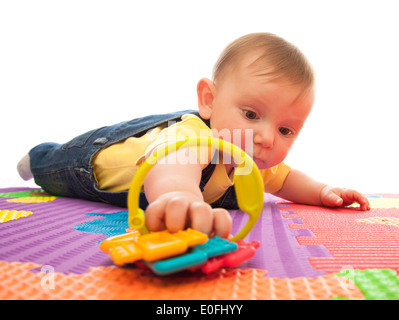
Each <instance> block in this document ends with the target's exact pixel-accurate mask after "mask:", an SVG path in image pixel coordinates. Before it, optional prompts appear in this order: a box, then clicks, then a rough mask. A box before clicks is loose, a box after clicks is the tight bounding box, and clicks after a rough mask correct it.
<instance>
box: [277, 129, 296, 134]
mask: <svg viewBox="0 0 399 320" xmlns="http://www.w3.org/2000/svg"><path fill="white" fill-rule="evenodd" d="M278 130H279V131H280V133H281V134H282V135H283V136H289V135H292V134H294V132H293V131H292V130H291V129H288V128H285V127H281V128H279V129H278Z"/></svg>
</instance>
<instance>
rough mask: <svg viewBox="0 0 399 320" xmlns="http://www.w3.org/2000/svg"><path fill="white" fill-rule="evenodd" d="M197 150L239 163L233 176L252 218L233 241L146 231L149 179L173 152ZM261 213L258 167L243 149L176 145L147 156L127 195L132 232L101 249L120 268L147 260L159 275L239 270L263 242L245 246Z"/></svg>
mask: <svg viewBox="0 0 399 320" xmlns="http://www.w3.org/2000/svg"><path fill="white" fill-rule="evenodd" d="M193 146H201V147H204V146H205V147H209V148H214V149H217V150H222V151H223V152H226V153H230V154H231V155H232V156H233V157H234V158H235V160H236V162H238V163H239V164H238V166H237V167H236V169H235V171H234V178H233V179H234V187H235V191H236V196H237V202H238V205H239V207H240V209H241V210H242V211H245V212H246V213H247V214H248V216H249V217H248V221H247V222H246V224H245V226H244V227H243V228H242V229H241V231H240V232H238V233H237V235H235V236H234V237H233V238H232V242H230V241H228V240H225V239H221V238H219V237H214V238H211V239H208V236H207V235H205V234H203V233H201V232H198V231H196V230H193V229H190V228H189V229H187V230H183V231H178V232H176V233H170V232H168V231H166V230H165V231H160V232H153V233H149V231H148V229H147V228H146V225H145V218H144V211H143V210H142V209H140V208H139V207H138V203H139V195H140V191H141V187H142V185H143V183H144V178H145V176H146V174H147V173H148V172H149V171H150V170H151V168H152V167H153V166H154V165H155V164H156V163H157V162H158V161H159V160H160V159H161V158H163V157H165V156H166V155H168V154H169V153H171V152H173V151H176V150H178V149H180V148H187V147H193ZM262 208H263V183H262V178H261V176H260V173H259V169H258V167H257V166H256V164H255V163H254V162H253V160H252V159H251V158H250V157H249V156H248V155H247V154H246V153H245V152H244V151H243V150H241V149H240V148H239V147H237V146H235V145H233V144H231V143H229V142H226V141H224V140H220V139H216V138H210V137H199V138H194V139H187V140H183V141H178V142H176V143H172V144H169V145H167V146H165V147H163V148H161V149H159V150H157V151H156V152H154V153H153V154H152V155H151V156H149V157H148V158H147V159H146V160H145V161H144V162H143V164H142V165H141V166H140V168H139V170H138V171H137V173H136V174H135V176H134V178H133V180H132V183H131V187H130V190H129V194H128V209H129V215H128V223H129V226H130V227H131V228H132V229H133V230H134V231H133V232H131V233H127V234H122V235H119V236H115V237H111V238H108V239H106V240H104V241H103V242H101V244H100V249H101V250H102V251H104V252H108V253H109V255H110V257H111V258H112V260H113V261H114V262H115V264H117V265H123V264H125V263H132V262H135V261H138V260H143V261H144V262H145V263H146V264H147V266H148V267H149V268H150V269H151V270H153V271H154V272H155V273H157V274H161V275H163V274H170V273H174V272H178V271H181V270H184V269H190V268H191V269H192V270H194V269H196V268H201V266H203V267H202V270H203V271H204V272H207V273H208V272H212V271H214V270H217V269H218V268H220V267H222V266H237V265H239V264H241V263H242V262H244V261H247V260H248V259H250V258H251V257H252V256H253V255H254V254H255V249H256V248H258V247H259V242H256V241H255V242H252V243H250V244H247V243H245V242H244V241H242V239H243V238H244V237H245V236H246V235H247V234H248V233H249V231H250V230H251V229H252V228H253V226H254V225H255V223H256V221H257V220H258V218H259V215H260V214H261V212H262ZM237 241H239V242H238V243H235V242H237ZM211 261H212V264H210V263H211ZM215 261H218V262H217V263H215Z"/></svg>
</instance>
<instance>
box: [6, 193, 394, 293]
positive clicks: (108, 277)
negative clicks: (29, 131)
mask: <svg viewBox="0 0 399 320" xmlns="http://www.w3.org/2000/svg"><path fill="white" fill-rule="evenodd" d="M368 197H369V201H370V205H371V208H372V210H370V211H367V212H362V211H359V210H358V209H357V208H356V207H349V208H339V209H329V208H322V207H313V206H305V205H297V204H292V203H289V202H285V201H283V200H282V199H279V198H276V197H274V196H271V195H268V194H265V196H264V208H263V212H262V215H261V217H260V218H259V221H258V222H257V224H256V225H255V227H254V228H253V229H252V230H251V232H250V233H249V235H248V236H247V237H246V238H245V239H244V240H245V241H247V242H252V241H259V243H260V246H259V247H258V248H257V250H256V253H255V256H254V257H253V258H251V259H250V260H248V261H246V262H244V263H243V264H241V265H239V266H237V267H223V268H221V269H219V270H217V271H215V272H211V273H204V272H202V271H201V270H190V271H182V272H179V273H175V274H172V275H165V276H159V275H156V274H154V273H152V272H151V271H150V270H148V269H145V268H142V267H140V266H139V265H137V264H126V265H123V266H117V265H115V264H114V263H113V261H112V260H111V259H110V257H109V255H108V254H107V253H105V252H103V251H101V250H100V246H99V244H100V243H101V242H102V241H103V240H105V239H107V238H109V237H112V236H116V235H120V234H123V233H126V230H127V229H128V227H129V226H128V223H127V214H128V213H127V211H126V208H120V207H116V206H112V205H108V204H104V203H96V202H90V201H85V200H80V199H71V198H64V197H54V196H51V195H48V194H46V193H45V192H43V191H42V190H40V189H33V188H7V189H0V299H2V300H4V299H37V300H39V299H101V300H105V299H106V300H112V299H137V300H138V299H140V300H153V299H156V300H168V299H174V300H186V299H190V300H196V299H201V300H236V299H241V300H249V299H256V300H265V299H284V300H285V299H296V300H307V299H319V300H330V299H358V300H363V299H394V300H398V299H399V278H398V271H399V195H392V194H384V195H381V194H375V195H369V196H368ZM230 212H231V216H232V218H233V234H235V233H236V232H237V231H238V230H240V229H241V228H242V226H243V225H244V224H245V223H246V217H247V216H246V214H245V213H243V212H242V211H240V210H233V211H230Z"/></svg>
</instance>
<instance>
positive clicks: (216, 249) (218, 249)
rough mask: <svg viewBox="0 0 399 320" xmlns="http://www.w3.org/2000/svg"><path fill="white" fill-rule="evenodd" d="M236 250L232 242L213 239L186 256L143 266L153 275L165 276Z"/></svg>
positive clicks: (196, 247) (193, 249) (217, 238)
mask: <svg viewBox="0 0 399 320" xmlns="http://www.w3.org/2000/svg"><path fill="white" fill-rule="evenodd" d="M237 248H238V246H237V244H236V243H234V242H230V241H228V240H226V239H221V238H220V237H214V238H211V239H209V240H208V241H207V242H206V243H204V244H200V245H197V246H195V247H193V248H192V249H191V250H190V252H188V253H186V254H183V255H180V256H177V257H173V258H169V259H166V260H161V261H156V262H145V264H146V265H147V266H148V267H149V268H150V269H151V270H152V271H153V272H154V273H156V274H159V275H166V274H171V273H175V272H178V271H182V270H186V269H189V268H192V267H194V266H198V265H202V264H204V263H205V262H206V261H207V260H208V259H209V258H211V257H214V256H218V255H223V254H225V253H227V252H232V251H235V250H237Z"/></svg>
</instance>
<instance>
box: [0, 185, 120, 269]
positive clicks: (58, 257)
mask: <svg viewBox="0 0 399 320" xmlns="http://www.w3.org/2000/svg"><path fill="white" fill-rule="evenodd" d="M10 189H11V188H10ZM10 189H7V191H5V192H14V191H22V190H27V188H22V190H21V189H18V190H16V189H15V188H12V190H10ZM6 200H7V199H6V198H1V199H0V207H1V209H2V210H25V211H32V212H33V214H32V215H30V216H28V217H24V218H20V219H17V220H11V221H7V222H5V223H1V224H0V260H3V261H9V262H14V261H19V262H34V263H39V264H42V265H50V266H52V267H53V268H54V270H55V271H56V272H62V273H66V274H68V273H76V274H80V273H84V272H87V271H88V268H89V267H94V266H108V265H111V260H110V258H109V256H108V254H106V253H103V252H101V251H100V250H99V247H98V242H99V241H101V240H103V239H104V238H106V236H105V235H99V234H92V233H85V232H81V231H77V230H75V229H74V226H75V225H77V224H82V223H86V222H89V221H91V220H93V219H98V217H92V216H89V215H86V214H87V213H90V212H101V213H104V214H108V213H114V212H118V211H122V210H126V208H120V207H116V206H112V205H108V204H104V203H97V202H91V201H86V200H80V199H71V198H57V199H56V200H54V201H51V202H43V203H13V202H7V201H6Z"/></svg>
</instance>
